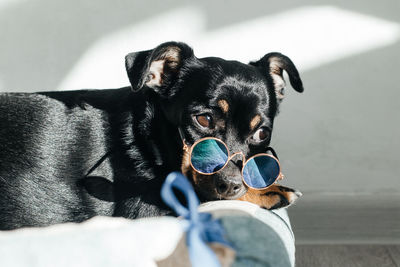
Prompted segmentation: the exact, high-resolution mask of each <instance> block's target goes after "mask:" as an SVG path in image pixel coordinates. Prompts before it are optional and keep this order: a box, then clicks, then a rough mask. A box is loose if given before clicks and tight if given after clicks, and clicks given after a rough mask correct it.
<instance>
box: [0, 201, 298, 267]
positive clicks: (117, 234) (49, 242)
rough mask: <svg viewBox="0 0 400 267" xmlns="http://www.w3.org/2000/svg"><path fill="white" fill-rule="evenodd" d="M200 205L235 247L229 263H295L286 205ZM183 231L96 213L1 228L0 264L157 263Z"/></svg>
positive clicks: (165, 223)
mask: <svg viewBox="0 0 400 267" xmlns="http://www.w3.org/2000/svg"><path fill="white" fill-rule="evenodd" d="M199 210H200V211H202V212H209V213H211V214H213V217H216V218H219V219H220V221H221V224H222V226H223V228H224V229H225V234H226V239H227V240H228V241H229V242H230V243H231V244H232V246H233V248H234V249H235V251H236V257H235V259H234V262H233V264H232V266H294V252H295V247H294V236H293V232H292V230H291V226H290V222H289V218H288V216H287V212H286V210H285V209H280V210H274V211H268V210H264V209H260V208H259V207H258V206H256V205H254V204H251V203H247V202H243V201H235V200H231V201H229V200H225V201H214V202H208V203H205V204H203V205H201V206H200V207H199ZM183 234H184V233H183V231H182V227H181V223H180V220H179V219H177V218H174V217H160V218H147V219H139V220H128V219H123V218H111V217H95V218H93V219H91V220H88V221H87V222H84V223H80V224H76V223H65V224H61V225H54V226H50V227H44V228H25V229H19V230H13V231H3V232H0V255H1V257H0V266H10V267H13V266H30V267H39V266H40V267H46V266H55V265H57V266H59V267H62V266H88V267H89V266H97V267H99V266H100V267H101V266H119V267H123V266H140V267H146V266H157V262H158V264H159V262H160V261H162V260H163V259H165V258H167V257H168V256H169V255H171V254H172V253H173V252H174V250H175V249H176V247H177V245H178V243H179V240H181V239H182V235H183ZM186 258H187V257H186ZM185 260H188V259H182V261H181V263H182V264H183V265H184V261H185ZM163 266H167V265H165V264H164V265H163Z"/></svg>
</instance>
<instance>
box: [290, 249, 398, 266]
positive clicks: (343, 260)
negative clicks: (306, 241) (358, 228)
mask: <svg viewBox="0 0 400 267" xmlns="http://www.w3.org/2000/svg"><path fill="white" fill-rule="evenodd" d="M296 266H297V267H303V266H306V267H314V266H315V267H320V266H324V267H330V266H332V267H333V266H335V267H336V266H340V267H347V266H348V267H399V266H400V245H298V246H297V248H296Z"/></svg>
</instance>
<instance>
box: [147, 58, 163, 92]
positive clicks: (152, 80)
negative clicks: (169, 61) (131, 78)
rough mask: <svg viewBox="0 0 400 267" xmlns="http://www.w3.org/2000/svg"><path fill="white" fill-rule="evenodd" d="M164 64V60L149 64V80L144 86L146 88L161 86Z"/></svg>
mask: <svg viewBox="0 0 400 267" xmlns="http://www.w3.org/2000/svg"><path fill="white" fill-rule="evenodd" d="M164 62H165V60H156V61H153V62H151V65H150V68H149V73H150V75H149V79H148V81H147V82H146V85H147V86H148V87H153V86H161V83H162V78H161V76H162V74H163V70H164Z"/></svg>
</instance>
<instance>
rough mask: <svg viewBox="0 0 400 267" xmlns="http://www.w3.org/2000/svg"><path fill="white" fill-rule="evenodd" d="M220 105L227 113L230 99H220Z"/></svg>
mask: <svg viewBox="0 0 400 267" xmlns="http://www.w3.org/2000/svg"><path fill="white" fill-rule="evenodd" d="M218 106H219V107H220V108H221V109H222V112H223V113H225V114H227V113H228V111H229V104H228V101H226V100H225V99H221V100H218Z"/></svg>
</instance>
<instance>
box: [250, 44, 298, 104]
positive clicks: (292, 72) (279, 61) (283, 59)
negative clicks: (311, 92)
mask: <svg viewBox="0 0 400 267" xmlns="http://www.w3.org/2000/svg"><path fill="white" fill-rule="evenodd" d="M250 65H253V66H256V67H257V68H259V69H260V71H261V72H262V73H264V74H266V75H267V78H268V80H269V81H270V82H271V83H272V86H273V87H274V89H275V94H276V98H277V99H278V103H280V102H281V101H282V99H283V98H284V97H285V86H286V83H285V80H284V79H283V71H286V72H287V74H288V75H289V80H290V84H291V85H292V87H293V88H294V89H295V90H296V91H297V92H299V93H301V92H303V91H304V88H303V82H302V81H301V79H300V75H299V72H298V71H297V69H296V66H295V65H294V64H293V62H292V61H291V60H290V58H288V57H287V56H285V55H282V54H281V53H277V52H273V53H268V54H266V55H265V56H264V57H263V58H261V59H260V60H259V61H257V62H250Z"/></svg>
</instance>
